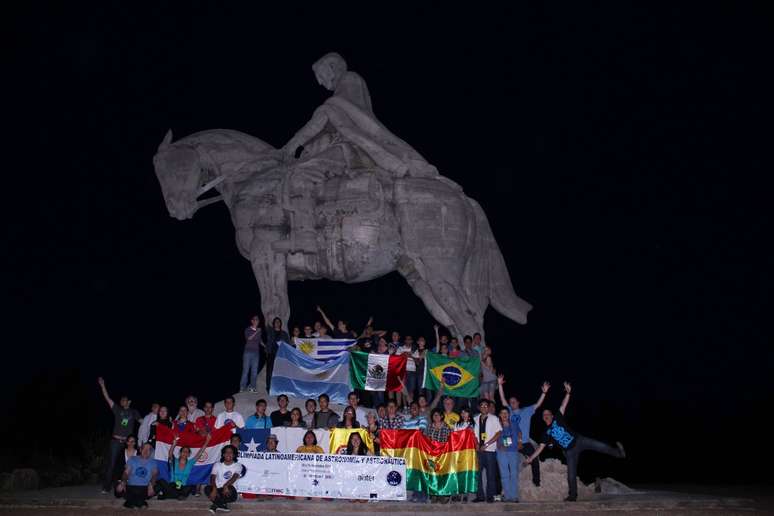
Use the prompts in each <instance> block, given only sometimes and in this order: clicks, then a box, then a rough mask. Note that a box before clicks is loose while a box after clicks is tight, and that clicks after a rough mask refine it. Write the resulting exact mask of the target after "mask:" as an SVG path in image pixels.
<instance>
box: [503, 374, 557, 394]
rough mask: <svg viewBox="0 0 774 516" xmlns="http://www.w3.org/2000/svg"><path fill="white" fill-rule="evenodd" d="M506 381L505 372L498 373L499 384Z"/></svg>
mask: <svg viewBox="0 0 774 516" xmlns="http://www.w3.org/2000/svg"><path fill="white" fill-rule="evenodd" d="M504 383H505V375H504V374H498V375H497V385H503V384H504ZM544 385H545V384H544ZM543 392H546V391H543Z"/></svg>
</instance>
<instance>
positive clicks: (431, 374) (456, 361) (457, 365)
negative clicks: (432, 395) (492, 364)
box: [422, 352, 481, 398]
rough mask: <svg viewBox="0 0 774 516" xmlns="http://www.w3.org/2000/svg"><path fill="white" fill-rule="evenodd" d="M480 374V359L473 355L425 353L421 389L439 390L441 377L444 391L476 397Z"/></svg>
mask: <svg viewBox="0 0 774 516" xmlns="http://www.w3.org/2000/svg"><path fill="white" fill-rule="evenodd" d="M480 374H481V359H480V358H479V357H478V356H475V357H456V358H450V357H447V356H445V355H440V354H438V353H430V352H428V353H427V355H425V376H424V383H423V384H422V388H423V389H431V390H433V391H437V390H440V383H441V378H442V377H443V381H444V383H445V384H446V387H445V390H446V393H447V394H449V395H450V396H456V397H458V398H477V397H478V394H479V392H478V389H479V381H478V377H479V375H480Z"/></svg>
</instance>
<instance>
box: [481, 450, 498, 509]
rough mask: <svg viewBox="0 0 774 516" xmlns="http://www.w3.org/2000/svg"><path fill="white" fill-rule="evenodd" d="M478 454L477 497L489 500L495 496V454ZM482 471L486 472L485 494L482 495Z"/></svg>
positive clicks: (487, 452) (488, 452)
mask: <svg viewBox="0 0 774 516" xmlns="http://www.w3.org/2000/svg"><path fill="white" fill-rule="evenodd" d="M477 453H478V468H479V478H478V497H477V498H479V499H484V498H486V499H487V500H491V499H492V498H494V496H495V495H496V494H497V473H496V472H495V469H496V468H497V466H496V464H497V454H496V453H495V452H490V451H485V452H482V451H480V452H477ZM484 471H486V493H484Z"/></svg>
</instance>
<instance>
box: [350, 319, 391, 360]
mask: <svg viewBox="0 0 774 516" xmlns="http://www.w3.org/2000/svg"><path fill="white" fill-rule="evenodd" d="M386 334H387V332H386V331H385V330H374V318H373V316H371V317H369V318H368V322H366V325H365V328H363V332H362V333H361V334H360V335H359V336H358V337H357V343H358V346H360V351H365V352H366V353H368V352H370V351H372V350H374V349H376V345H377V344H378V342H379V337H384V336H385V335H386Z"/></svg>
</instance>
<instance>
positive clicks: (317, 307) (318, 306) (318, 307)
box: [315, 305, 322, 313]
mask: <svg viewBox="0 0 774 516" xmlns="http://www.w3.org/2000/svg"><path fill="white" fill-rule="evenodd" d="M315 309H316V310H317V311H318V312H320V313H322V308H320V305H317V306H316V307H315Z"/></svg>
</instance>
